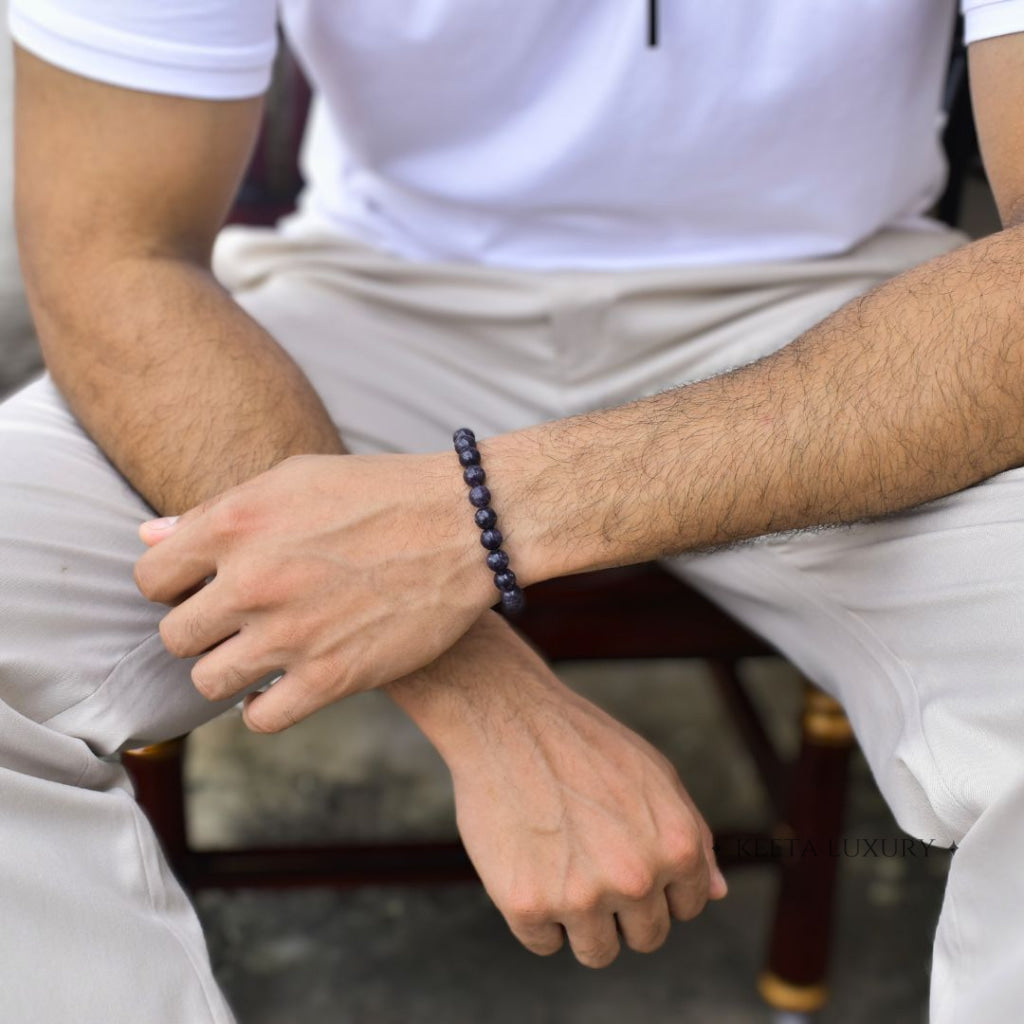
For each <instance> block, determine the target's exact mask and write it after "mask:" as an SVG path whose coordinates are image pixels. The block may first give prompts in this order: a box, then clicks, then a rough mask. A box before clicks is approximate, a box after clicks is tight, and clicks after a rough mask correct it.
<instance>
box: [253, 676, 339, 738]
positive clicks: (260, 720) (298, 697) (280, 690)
mask: <svg viewBox="0 0 1024 1024" xmlns="http://www.w3.org/2000/svg"><path fill="white" fill-rule="evenodd" d="M331 699H332V698H331V697H330V696H329V695H328V694H327V693H326V692H320V691H317V690H316V689H314V688H312V687H310V686H309V685H307V684H305V683H304V682H303V680H302V678H301V676H299V675H298V673H296V672H286V673H285V674H284V676H282V677H281V680H280V681H279V682H277V683H275V684H274V685H273V686H272V687H270V689H269V690H266V691H264V692H263V693H254V694H252V695H251V696H249V697H247V698H246V700H245V706H244V707H243V709H242V720H243V721H244V722H245V725H246V728H248V729H251V730H252V731H253V732H263V733H268V732H283V731H284V730H285V729H288V728H290V727H291V726H293V725H295V724H296V723H297V722H301V721H302V719H304V718H308V717H309V716H310V715H311V714H313V712H314V711H319V710H320V708H322V707H324V706H325V705H327V704H330V703H331Z"/></svg>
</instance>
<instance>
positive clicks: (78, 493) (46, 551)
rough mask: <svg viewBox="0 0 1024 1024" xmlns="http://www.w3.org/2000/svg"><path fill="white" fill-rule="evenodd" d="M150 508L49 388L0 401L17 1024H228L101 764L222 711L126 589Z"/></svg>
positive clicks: (1, 867)
mask: <svg viewBox="0 0 1024 1024" xmlns="http://www.w3.org/2000/svg"><path fill="white" fill-rule="evenodd" d="M148 514H149V510H148V509H147V508H146V506H145V504H144V503H143V502H142V501H141V499H140V498H139V497H138V496H137V495H136V494H135V493H134V492H133V491H132V490H131V488H130V487H128V485H127V484H126V483H125V482H124V480H122V479H121V477H120V476H119V475H118V474H117V473H116V472H115V471H114V469H113V468H112V467H111V466H110V464H109V463H108V462H107V461H106V460H105V459H104V458H103V456H102V455H101V454H100V453H99V452H98V451H97V449H96V448H95V446H94V445H93V444H92V443H91V442H90V441H89V439H88V438H87V437H86V436H85V434H84V433H83V432H82V431H81V429H80V428H79V427H78V425H77V424H76V423H75V421H74V419H73V418H72V417H71V416H70V414H69V413H68V411H67V409H66V407H65V406H64V404H63V402H62V401H61V400H60V399H59V397H58V396H57V394H56V392H55V390H54V389H53V387H52V385H51V384H50V383H49V381H47V380H45V379H43V380H41V381H39V382H37V383H35V384H33V385H31V386H29V387H28V388H26V389H25V390H24V391H22V392H20V393H19V394H17V395H15V396H14V397H13V398H11V399H9V400H8V401H7V402H5V403H3V405H0V878H2V879H3V895H2V904H3V920H4V925H3V928H0V990H2V991H3V1006H4V1013H3V1017H4V1020H5V1021H11V1022H12V1024H37V1022H39V1021H51V1020H52V1021H57V1020H77V1021H96V1022H100V1021H103V1022H104V1024H129V1022H134V1021H137V1020H147V1021H153V1022H154V1024H179V1022H181V1021H184V1020H188V1021H197V1022H199V1021H203V1022H220V1024H226V1022H229V1021H230V1020H231V1014H230V1012H229V1010H228V1009H227V1007H226V1005H225V1003H224V1001H223V998H222V997H221V995H220V993H219V991H218V990H217V986H216V984H215V982H214V980H213V977H212V974H211V972H210V968H209V963H208V960H207V955H206V948H205V944H204V942H203V937H202V934H201V931H200V928H199V925H198V922H197V920H196V918H195V915H194V913H193V911H192V909H191V907H190V906H189V904H188V901H187V900H186V898H185V896H184V894H183V893H182V891H181V889H180V887H179V886H178V884H177V882H176V881H175V880H174V878H173V877H172V876H171V873H170V871H169V870H168V868H167V866H166V863H165V862H164V859H163V856H162V854H161V852H160V849H159V844H158V843H157V841H156V838H155V836H154V835H153V832H152V829H151V828H150V826H149V824H148V822H146V820H145V819H144V817H143V816H142V814H141V812H140V811H139V809H138V807H137V806H136V804H135V801H134V800H133V798H132V794H131V788H130V786H129V785H128V782H127V779H126V777H125V775H124V771H123V769H122V768H121V767H120V765H119V764H117V763H116V761H115V760H113V759H105V758H103V757H102V756H100V755H104V754H110V753H113V752H114V751H116V750H117V749H118V748H119V747H121V746H123V745H125V744H129V743H133V742H137V741H139V740H143V739H147V740H148V739H160V738H166V737H169V736H172V735H176V734H178V733H180V732H182V731H184V730H186V729H190V728H192V727H193V726H194V725H196V724H198V723H199V722H200V721H202V720H204V719H205V718H208V717H209V716H210V715H211V714H213V713H215V710H216V709H214V708H213V707H212V706H210V705H208V704H206V703H205V702H204V701H202V700H201V699H200V698H199V697H198V695H197V694H196V693H195V691H194V690H193V689H192V687H191V685H190V681H189V676H188V666H187V665H186V664H183V663H180V662H177V661H175V659H173V658H171V657H170V656H169V655H167V654H166V653H165V652H164V651H163V649H162V647H161V645H160V643H159V637H158V635H157V632H156V627H157V622H158V620H159V617H160V610H159V609H158V608H156V607H154V606H152V605H149V604H148V603H147V602H146V601H145V600H143V599H142V597H141V596H140V595H139V594H138V592H137V591H136V589H135V587H134V584H133V582H132V575H131V570H132V564H133V562H134V559H135V558H136V557H137V556H138V554H139V553H140V551H141V546H140V544H139V542H138V540H137V539H136V536H135V531H136V528H137V526H138V524H139V522H140V521H141V520H142V519H144V518H146V517H147V515H148Z"/></svg>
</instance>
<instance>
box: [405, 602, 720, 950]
mask: <svg viewBox="0 0 1024 1024" xmlns="http://www.w3.org/2000/svg"><path fill="white" fill-rule="evenodd" d="M484 619H485V620H487V619H496V616H485V617H484ZM481 625H482V624H481ZM499 629H500V630H502V631H503V632H504V635H501V634H500V633H499V632H498V630H499ZM456 659H458V663H457V671H458V672H459V674H460V675H462V673H464V672H465V673H466V678H467V679H469V680H470V686H471V688H472V690H471V692H468V694H467V697H466V699H465V701H460V704H459V705H453V704H452V699H453V696H454V695H455V694H456V693H457V692H458V687H457V686H456V685H454V684H452V685H449V686H448V687H447V693H446V697H445V700H446V703H445V709H444V710H445V713H444V715H443V721H444V725H443V726H442V727H441V728H442V729H443V733H444V734H443V736H438V735H436V734H437V732H438V729H437V728H431V727H430V726H431V723H429V722H428V723H427V726H428V728H427V731H428V735H430V734H431V733H433V734H434V735H431V738H432V739H434V741H435V743H436V745H437V746H438V749H439V750H440V752H441V754H442V756H443V757H444V758H445V760H446V761H447V763H448V767H449V769H450V770H451V773H452V779H453V781H454V784H455V801H456V810H457V815H458V824H459V831H460V833H461V834H462V839H463V842H464V843H465V846H466V850H467V852H468V853H469V856H470V858H471V859H472V861H473V864H474V865H475V867H476V869H477V872H478V873H479V875H480V878H481V880H482V881H483V883H484V886H485V888H486V889H487V892H488V894H489V895H490V896H491V898H492V899H493V900H494V902H495V904H496V905H497V907H498V909H499V910H500V911H501V913H502V915H503V916H504V918H505V920H506V921H507V922H508V925H509V927H510V928H511V930H512V932H513V933H514V934H515V936H516V937H517V938H518V939H519V941H520V942H522V943H523V945H524V946H526V947H527V949H530V950H532V951H533V952H534V953H538V954H540V955H547V954H550V953H554V952H556V951H557V950H558V949H560V948H561V946H562V945H563V942H564V940H565V938H566V937H568V940H569V944H570V946H571V947H572V950H573V953H574V954H575V955H576V958H577V959H578V960H579V961H580V963H582V964H585V965H586V966H588V967H604V966H606V965H607V964H609V963H611V962H612V960H614V959H615V957H616V956H617V954H618V952H619V948H620V937H621V939H622V940H624V941H625V943H626V945H627V946H629V947H630V948H631V949H634V950H637V951H638V952H645V953H646V952H652V951H653V950H655V949H658V948H659V947H660V946H661V945H662V943H663V942H664V941H665V939H666V937H667V935H668V932H669V927H670V920H671V918H676V919H677V920H683V921H685V920H689V919H690V918H693V917H695V916H696V915H697V914H699V913H700V911H701V910H702V909H703V908H704V906H705V904H706V903H707V901H708V900H709V899H712V900H714V899H721V898H722V897H723V896H725V894H726V891H727V889H726V884H725V879H724V878H723V877H722V875H721V872H720V871H719V870H718V867H717V865H716V863H715V856H714V853H713V851H712V837H711V832H710V830H709V829H708V827H707V825H706V824H705V822H704V819H703V818H702V817H701V815H700V812H699V811H698V810H697V808H696V807H695V805H694V803H693V801H692V800H691V799H690V797H689V795H688V794H687V792H686V790H685V789H684V788H683V786H682V783H681V782H680V781H679V777H678V776H677V774H676V771H675V769H674V768H673V767H672V765H671V764H670V763H669V762H668V760H667V759H666V758H665V757H663V756H662V755H661V754H660V753H658V751H656V750H655V749H654V748H653V747H652V746H651V745H650V744H649V743H647V742H646V740H644V739H642V738H641V737H639V736H638V735H636V734H635V733H634V732H632V731H630V730H629V729H627V728H626V727H625V726H624V725H622V724H621V723H620V722H617V721H616V720H615V719H613V718H612V717H611V716H610V715H608V714H606V713H605V712H604V711H602V710H600V709H599V708H597V707H595V706H594V705H593V704H591V703H590V702H589V701H586V700H584V699H583V698H582V697H580V696H579V695H578V694H576V693H574V692H573V691H572V690H569V689H568V688H567V687H566V686H564V685H563V684H562V683H561V682H559V680H558V679H557V678H556V677H555V676H554V674H553V673H552V672H551V670H550V668H549V667H548V666H547V665H546V664H545V663H544V662H543V661H542V660H541V658H540V657H538V656H537V655H536V654H535V653H534V652H533V651H532V650H530V649H529V648H528V647H527V646H526V645H525V644H523V643H522V641H521V640H520V639H519V638H518V637H517V636H516V635H515V634H514V633H513V632H512V631H511V630H509V629H508V628H507V626H506V625H505V624H504V623H500V622H492V623H490V624H489V625H486V626H483V628H482V629H481V628H475V629H473V630H471V631H470V632H469V633H468V634H467V635H466V636H465V637H463V639H462V641H460V643H459V644H457V645H456V646H455V647H454V648H453V649H452V650H451V651H450V652H449V654H448V655H447V656H446V659H445V660H447V661H448V663H449V664H453V663H455V660H456ZM441 667H442V666H441V665H440V663H439V665H438V669H440V668H441ZM426 671H427V672H428V673H430V672H431V671H432V669H428V670H426ZM434 671H437V670H436V669H435V670H434ZM437 681H438V679H437V676H436V675H435V678H434V680H433V682H434V684H436V683H437ZM449 683H450V684H451V683H452V681H451V680H449ZM398 685H401V684H398ZM400 702H401V701H400ZM414 717H416V716H415V715H414ZM418 720H419V719H418ZM422 724H424V723H423V722H422V721H421V725H422Z"/></svg>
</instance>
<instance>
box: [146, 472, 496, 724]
mask: <svg viewBox="0 0 1024 1024" xmlns="http://www.w3.org/2000/svg"><path fill="white" fill-rule="evenodd" d="M478 534H479V531H478V530H477V529H476V527H475V526H474V524H473V517H472V507H471V506H470V505H469V503H468V502H467V500H466V488H465V485H464V484H463V482H462V477H461V473H460V472H459V466H458V463H457V461H456V460H455V458H454V456H453V455H451V454H448V453H442V454H439V455H382V456H356V455H326V456H324V455H308V456H296V457H293V458H290V459H286V460H285V461H284V462H282V463H280V464H279V465H277V466H276V467H274V468H273V469H271V470H270V471H269V472H266V473H263V474H261V475H260V476H257V477H255V478H253V479H252V480H250V481H248V482H247V483H244V484H242V485H241V486H239V487H234V488H232V489H231V490H228V491H225V492H224V493H223V494H221V495H219V496H217V497H216V498H213V499H212V500H210V501H208V502H206V503H205V504H203V505H200V506H198V507H196V508H194V509H192V510H191V511H189V512H186V513H185V514H184V515H182V516H181V517H179V518H178V519H176V520H156V521H154V522H150V523H144V524H143V526H142V528H141V530H140V536H141V537H142V539H143V540H144V541H145V542H146V543H147V544H149V545H151V550H149V551H148V552H146V554H144V555H143V556H142V558H140V559H139V561H138V563H137V564H136V567H135V581H136V583H137V585H138V587H139V589H140V590H141V591H142V593H143V595H144V596H145V597H147V598H149V599H150V600H151V601H160V602H163V603H168V604H171V603H175V602H178V601H180V603H178V604H177V605H176V607H174V608H173V609H172V611H171V612H170V613H169V614H168V615H167V616H165V618H164V619H163V621H162V622H161V623H160V635H161V637H162V638H163V641H164V644H165V646H166V647H167V649H168V650H169V651H170V652H171V653H172V654H174V655H176V656H178V657H181V658H185V657H192V656H195V655H204V656H203V657H201V658H200V659H199V661H198V662H196V664H195V666H194V667H193V669H192V680H193V683H194V684H195V686H196V688H197V689H198V690H199V692H200V693H201V694H203V696H204V697H207V698H208V699H209V700H212V701H219V700H224V699H227V698H230V697H233V696H236V695H238V694H240V693H242V692H243V691H244V690H246V689H247V688H249V687H251V686H252V685H253V684H254V683H256V682H257V681H258V680H260V679H261V678H263V677H264V676H266V675H267V674H269V673H272V672H275V671H280V672H283V673H284V676H283V678H282V679H281V680H280V681H279V682H277V683H276V684H275V685H274V686H272V687H271V688H270V689H269V690H267V691H266V692H264V693H261V694H259V695H256V696H253V697H250V698H249V700H248V701H247V704H246V710H245V720H246V724H247V725H248V726H249V728H250V729H253V730H255V731H257V732H278V731H280V730H281V729H285V728H287V727H288V726H290V725H292V724H294V723H295V722H298V721H299V720H300V719H302V718H305V717H306V716H307V715H310V714H312V713H313V712H314V711H316V710H318V709H319V708H321V707H323V706H325V705H326V704H329V703H331V702H333V701H335V700H338V699H339V698H341V697H344V696H347V695H349V694H352V693H355V692H358V691H360V690H366V689H370V688H372V687H375V686H379V685H381V684H382V683H387V682H390V681H391V680H393V679H397V678H398V677H400V676H404V675H406V674H407V673H409V672H412V671H414V670H416V669H418V668H420V667H421V666H423V665H425V664H427V663H428V662H430V661H432V660H433V659H434V658H436V657H437V656H438V655H440V654H441V653H442V652H444V651H445V650H447V649H448V647H450V646H451V645H452V644H453V643H454V642H455V641H456V640H457V639H458V638H459V637H460V636H461V635H462V634H463V633H464V632H465V631H466V630H467V629H468V628H469V626H470V625H471V624H472V623H473V622H474V621H475V620H476V619H477V618H478V617H479V616H480V614H481V613H482V612H483V611H484V610H485V609H486V608H487V606H488V605H489V604H491V603H492V602H493V599H494V597H495V593H496V592H495V590H494V587H493V586H492V584H491V578H490V574H489V573H488V571H487V569H486V567H485V565H484V555H485V552H484V549H483V548H482V547H481V546H480V543H479V536H478ZM211 577H212V579H211ZM207 580H208V581H209V582H206V583H205V585H204V581H207ZM197 588H199V589H197ZM204 652H208V653H204Z"/></svg>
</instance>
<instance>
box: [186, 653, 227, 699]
mask: <svg viewBox="0 0 1024 1024" xmlns="http://www.w3.org/2000/svg"><path fill="white" fill-rule="evenodd" d="M191 675H192V685H193V686H194V687H195V688H196V690H198V691H199V694H200V696H202V697H205V698H206V699H207V700H217V699H218V698H219V697H220V690H219V688H218V685H217V679H216V677H215V676H214V675H213V673H212V672H210V670H209V669H207V668H206V667H205V666H204V665H203V663H202V662H201V661H200V662H198V663H197V664H195V665H193V666H192V673H191Z"/></svg>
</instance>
